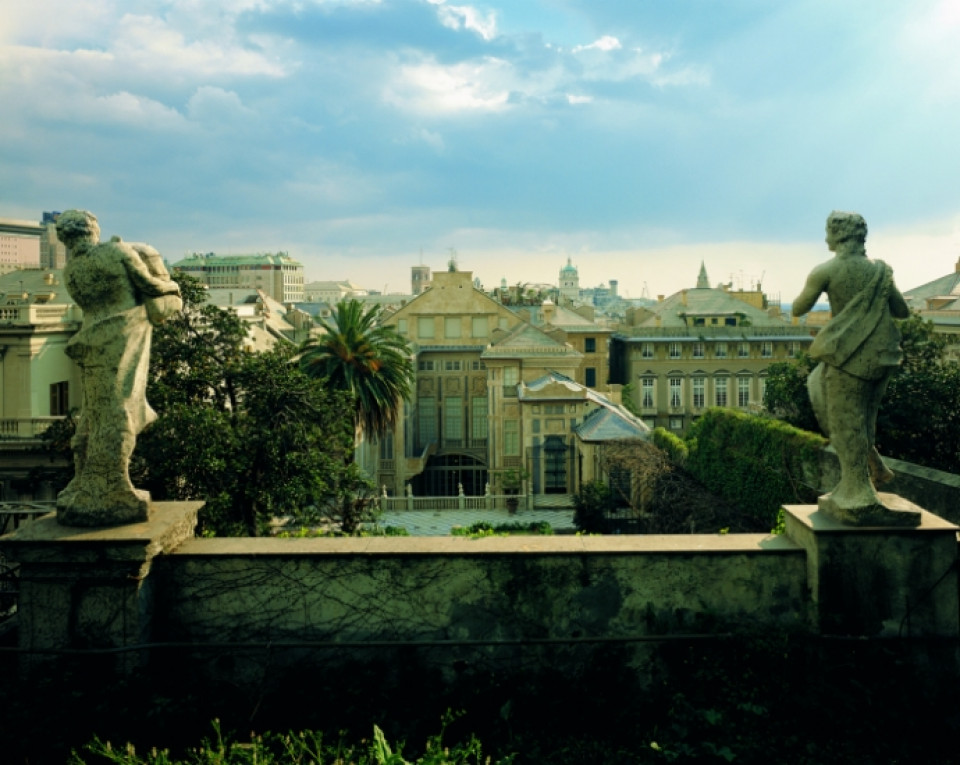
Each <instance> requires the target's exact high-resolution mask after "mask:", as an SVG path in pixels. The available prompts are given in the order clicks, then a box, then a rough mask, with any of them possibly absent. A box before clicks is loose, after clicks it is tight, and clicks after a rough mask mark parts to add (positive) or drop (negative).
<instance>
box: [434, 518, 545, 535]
mask: <svg viewBox="0 0 960 765" xmlns="http://www.w3.org/2000/svg"><path fill="white" fill-rule="evenodd" d="M450 533H451V534H452V535H453V536H455V537H492V536H507V535H510V534H539V535H543V536H550V535H551V534H553V527H552V526H551V525H550V524H549V523H547V522H546V521H531V522H530V523H520V522H517V521H514V522H512V523H498V524H497V525H493V524H492V523H488V522H487V521H478V522H477V523H474V524H472V525H470V526H454V527H453V528H452V529H450Z"/></svg>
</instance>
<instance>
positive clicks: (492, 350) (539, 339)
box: [482, 323, 583, 359]
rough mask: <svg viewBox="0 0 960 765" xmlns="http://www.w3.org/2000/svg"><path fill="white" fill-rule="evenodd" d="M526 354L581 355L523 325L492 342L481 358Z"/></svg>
mask: <svg viewBox="0 0 960 765" xmlns="http://www.w3.org/2000/svg"><path fill="white" fill-rule="evenodd" d="M528 354H550V355H554V356H557V355H560V356H571V357H580V356H582V355H583V354H582V353H580V351H578V350H576V349H575V348H573V347H572V346H569V345H567V344H566V343H560V342H557V341H556V340H554V339H553V338H552V337H550V335H548V334H546V333H545V332H543V331H541V330H539V329H537V328H536V327H534V326H532V325H530V324H527V323H523V324H520V325H519V326H517V327H515V328H514V329H513V331H511V332H508V333H507V334H506V335H505V336H504V337H501V338H500V339H498V340H494V341H493V342H492V343H490V345H489V346H488V347H487V349H486V350H485V351H484V352H483V354H482V357H483V358H485V359H488V358H516V357H517V356H520V355H528Z"/></svg>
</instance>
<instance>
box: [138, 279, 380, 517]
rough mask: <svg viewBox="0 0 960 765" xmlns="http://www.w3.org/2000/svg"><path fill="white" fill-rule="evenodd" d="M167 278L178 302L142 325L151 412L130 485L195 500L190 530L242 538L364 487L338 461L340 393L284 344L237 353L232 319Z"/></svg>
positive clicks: (342, 429) (345, 435) (344, 439)
mask: <svg viewBox="0 0 960 765" xmlns="http://www.w3.org/2000/svg"><path fill="white" fill-rule="evenodd" d="M175 278H176V280H177V281H178V282H179V283H180V285H181V290H182V293H183V297H184V310H183V312H182V313H181V314H179V315H177V316H176V317H174V318H172V319H171V320H170V321H168V322H167V323H166V324H164V325H162V326H161V327H158V328H157V329H156V330H155V332H154V346H153V354H152V365H151V378H150V381H149V384H148V389H147V397H148V400H149V401H150V402H151V404H152V405H153V406H154V408H155V409H156V410H157V412H158V414H159V418H158V420H157V421H156V422H155V423H154V424H153V425H152V426H151V427H150V428H148V429H147V430H146V431H144V433H142V434H141V436H140V438H139V440H138V443H137V451H136V453H135V457H134V463H133V465H132V472H133V473H134V474H135V483H136V485H138V486H141V487H142V488H146V489H149V490H150V491H151V493H152V495H153V497H154V499H161V500H162V499H178V500H184V499H203V500H204V501H205V505H204V508H203V510H202V512H201V529H202V530H208V531H213V532H215V533H217V534H228V535H236V534H247V535H251V536H256V535H258V534H260V533H262V532H263V531H264V530H265V528H266V526H267V524H268V522H269V521H270V519H271V518H273V517H275V516H279V515H290V516H293V517H294V518H299V519H308V518H309V517H310V516H311V515H314V516H315V515H316V514H318V513H321V512H322V511H324V510H325V509H326V510H329V511H330V514H333V515H335V514H336V508H337V507H338V505H339V502H340V498H341V497H342V496H344V495H347V494H353V493H355V492H356V491H358V490H361V489H365V488H367V489H368V488H369V485H368V484H367V483H366V482H364V481H363V479H361V478H360V476H359V475H358V474H357V473H356V471H355V470H351V469H350V468H348V467H347V465H346V463H347V462H349V455H351V454H352V449H353V431H352V422H351V420H350V418H349V417H345V416H344V415H343V412H344V411H349V408H348V402H347V401H346V400H345V397H344V396H343V395H342V394H340V393H338V392H337V391H332V390H327V389H325V388H324V386H323V385H322V383H320V382H319V381H317V380H314V379H312V378H310V377H308V376H307V375H305V374H303V373H302V372H301V371H300V369H299V368H298V367H297V365H296V364H294V363H292V360H293V357H294V353H295V349H294V347H293V346H292V345H288V344H283V343H280V344H278V345H277V346H276V347H275V348H274V349H272V350H270V351H267V352H265V353H251V352H248V351H246V350H245V349H244V345H245V339H246V330H245V327H244V325H243V322H242V321H241V320H240V319H239V318H238V317H237V316H235V315H234V314H233V313H232V312H229V311H225V310H223V309H220V308H217V307H216V306H213V305H209V304H205V303H204V298H205V295H204V289H203V287H202V285H200V283H199V282H197V281H196V280H195V279H192V278H190V277H187V276H183V275H177V276H175Z"/></svg>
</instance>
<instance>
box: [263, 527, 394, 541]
mask: <svg viewBox="0 0 960 765" xmlns="http://www.w3.org/2000/svg"><path fill="white" fill-rule="evenodd" d="M342 536H344V532H343V531H342V530H338V529H324V528H316V527H311V526H301V527H300V528H299V529H297V530H296V531H281V532H280V533H278V534H277V535H276V537H277V539H318V538H328V537H342ZM353 536H357V537H408V536H410V532H409V531H407V530H406V529H405V528H404V527H403V526H379V525H376V524H374V525H373V526H366V527H362V528H359V529H357V531H356V532H355V533H354V534H353Z"/></svg>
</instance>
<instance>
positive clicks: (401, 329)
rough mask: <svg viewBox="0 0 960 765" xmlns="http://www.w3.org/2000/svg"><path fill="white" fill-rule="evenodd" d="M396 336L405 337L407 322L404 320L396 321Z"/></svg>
mask: <svg viewBox="0 0 960 765" xmlns="http://www.w3.org/2000/svg"><path fill="white" fill-rule="evenodd" d="M397 334H399V335H406V334H407V320H406V319H397Z"/></svg>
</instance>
